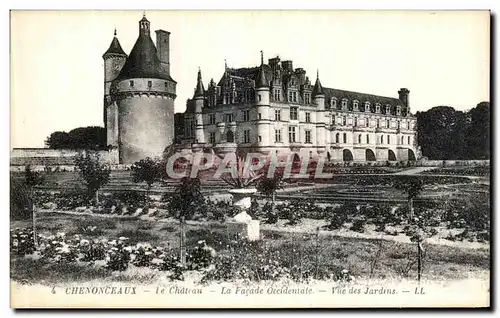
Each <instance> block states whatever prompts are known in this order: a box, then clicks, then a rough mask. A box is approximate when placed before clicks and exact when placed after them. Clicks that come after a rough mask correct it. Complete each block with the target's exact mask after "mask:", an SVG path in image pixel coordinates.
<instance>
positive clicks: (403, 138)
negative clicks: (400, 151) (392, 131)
mask: <svg viewBox="0 0 500 318" xmlns="http://www.w3.org/2000/svg"><path fill="white" fill-rule="evenodd" d="M404 143H405V136H401V144H402V145H404Z"/></svg>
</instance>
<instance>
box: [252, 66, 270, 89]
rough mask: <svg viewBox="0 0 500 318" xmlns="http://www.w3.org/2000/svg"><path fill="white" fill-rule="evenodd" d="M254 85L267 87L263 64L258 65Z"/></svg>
mask: <svg viewBox="0 0 500 318" xmlns="http://www.w3.org/2000/svg"><path fill="white" fill-rule="evenodd" d="M255 87H257V88H259V87H269V81H268V80H267V76H266V71H265V70H264V64H262V65H261V66H260V67H259V71H258V72H257V78H256V79H255Z"/></svg>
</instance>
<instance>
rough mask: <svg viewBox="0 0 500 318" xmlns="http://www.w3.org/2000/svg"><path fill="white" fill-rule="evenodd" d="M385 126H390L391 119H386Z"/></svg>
mask: <svg viewBox="0 0 500 318" xmlns="http://www.w3.org/2000/svg"><path fill="white" fill-rule="evenodd" d="M385 128H389V119H386V120H385Z"/></svg>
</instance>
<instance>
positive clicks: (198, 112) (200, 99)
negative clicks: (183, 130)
mask: <svg viewBox="0 0 500 318" xmlns="http://www.w3.org/2000/svg"><path fill="white" fill-rule="evenodd" d="M193 99H194V103H195V106H194V107H195V108H194V118H195V139H196V143H198V144H202V143H205V133H204V131H203V106H204V104H205V88H204V87H203V82H202V80H201V70H198V79H197V81H196V90H195V91H194V96H193Z"/></svg>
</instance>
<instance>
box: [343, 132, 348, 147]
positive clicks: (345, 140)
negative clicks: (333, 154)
mask: <svg viewBox="0 0 500 318" xmlns="http://www.w3.org/2000/svg"><path fill="white" fill-rule="evenodd" d="M343 137H344V138H343V141H344V144H345V143H347V134H346V133H344V136H343Z"/></svg>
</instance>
